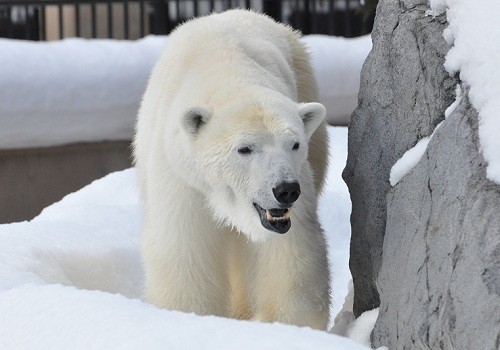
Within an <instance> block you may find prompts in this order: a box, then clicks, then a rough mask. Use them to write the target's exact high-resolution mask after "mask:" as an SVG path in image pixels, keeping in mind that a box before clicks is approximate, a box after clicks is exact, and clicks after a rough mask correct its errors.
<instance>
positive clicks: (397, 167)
mask: <svg viewBox="0 0 500 350" xmlns="http://www.w3.org/2000/svg"><path fill="white" fill-rule="evenodd" d="M431 137H432V135H431V136H427V137H423V138H421V139H420V141H418V142H417V144H416V145H415V146H414V147H412V148H410V149H409V150H408V151H406V152H405V154H403V156H402V157H401V158H399V159H398V161H397V162H396V163H395V164H394V165H393V166H392V168H391V173H390V175H389V181H390V183H391V186H395V185H396V184H397V183H398V182H399V180H401V179H402V178H403V176H405V175H406V174H408V173H409V172H410V171H411V169H413V168H414V167H415V165H417V164H418V162H419V161H420V159H421V158H422V156H423V155H424V153H425V150H426V149H427V145H428V144H429V141H430V140H431Z"/></svg>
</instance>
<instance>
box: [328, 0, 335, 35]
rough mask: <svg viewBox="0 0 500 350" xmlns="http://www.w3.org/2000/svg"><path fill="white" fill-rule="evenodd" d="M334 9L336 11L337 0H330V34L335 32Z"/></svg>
mask: <svg viewBox="0 0 500 350" xmlns="http://www.w3.org/2000/svg"><path fill="white" fill-rule="evenodd" d="M334 11H335V0H330V2H329V4H328V29H327V33H328V35H333V33H334V30H335V29H334V23H335V18H334Z"/></svg>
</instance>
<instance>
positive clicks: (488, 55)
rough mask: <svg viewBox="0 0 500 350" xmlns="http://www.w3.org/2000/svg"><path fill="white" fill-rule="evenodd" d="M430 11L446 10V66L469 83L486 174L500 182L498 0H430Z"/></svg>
mask: <svg viewBox="0 0 500 350" xmlns="http://www.w3.org/2000/svg"><path fill="white" fill-rule="evenodd" d="M431 8H432V11H431V13H432V14H438V13H442V12H444V11H446V17H447V20H448V23H449V27H448V28H447V29H446V30H445V32H444V34H443V35H444V37H445V39H446V40H447V41H448V42H449V43H450V44H451V43H453V47H452V48H451V50H450V51H449V52H448V54H447V56H446V62H445V68H446V69H447V70H448V72H449V73H450V74H452V75H453V74H455V73H457V72H459V73H460V79H461V80H462V81H464V82H465V83H467V85H469V86H470V90H469V98H470V101H471V103H472V105H473V106H474V108H475V109H476V110H477V111H478V113H479V142H480V145H481V149H482V152H483V157H484V159H485V160H486V161H487V162H488V167H487V169H486V177H487V178H488V179H489V180H491V181H494V182H496V183H497V184H500V137H499V135H500V98H499V96H500V69H499V67H500V45H499V44H498V43H500V21H499V20H498V11H496V9H497V8H498V0H475V1H470V0H431Z"/></svg>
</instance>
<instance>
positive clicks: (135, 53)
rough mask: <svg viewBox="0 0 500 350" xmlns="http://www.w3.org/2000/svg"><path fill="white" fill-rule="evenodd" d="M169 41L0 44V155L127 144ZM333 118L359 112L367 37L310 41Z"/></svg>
mask: <svg viewBox="0 0 500 350" xmlns="http://www.w3.org/2000/svg"><path fill="white" fill-rule="evenodd" d="M165 40H168V38H167V37H154V36H148V37H146V38H143V39H141V40H138V41H117V40H85V39H65V40H62V41H53V42H30V41H19V40H8V39H0V76H1V77H2V79H0V149H6V148H26V147H40V146H53V145H61V144H67V143H75V142H88V141H103V140H129V139H131V138H132V133H133V127H134V124H135V116H136V113H137V109H138V105H139V101H140V98H141V96H142V93H143V92H144V90H145V87H146V83H147V78H148V76H149V73H150V70H151V69H152V67H153V65H154V63H155V61H156V60H157V58H158V57H159V55H160V53H161V51H162V49H163V46H164V43H165ZM303 40H304V42H305V43H306V44H307V46H308V47H309V48H310V50H311V52H312V56H313V64H314V68H315V70H316V73H317V77H318V80H319V87H320V91H321V102H323V103H324V104H325V106H326V107H327V110H328V113H329V115H328V117H329V119H330V120H331V121H334V122H336V123H337V124H338V123H340V124H345V123H347V122H348V120H349V116H350V114H351V112H352V111H353V110H354V108H355V107H356V102H357V93H358V87H359V75H360V70H361V65H362V63H363V61H364V59H365V57H366V56H367V54H368V52H369V51H370V49H371V40H370V38H369V37H368V36H367V37H363V38H358V39H343V38H334V37H328V36H321V35H314V36H307V37H305V38H304V39H303Z"/></svg>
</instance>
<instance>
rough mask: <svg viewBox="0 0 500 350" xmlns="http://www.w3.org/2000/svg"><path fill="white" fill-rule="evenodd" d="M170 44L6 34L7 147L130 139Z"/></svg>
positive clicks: (2, 54) (2, 114)
mask: <svg viewBox="0 0 500 350" xmlns="http://www.w3.org/2000/svg"><path fill="white" fill-rule="evenodd" d="M164 42H165V38H164V37H152V36H150V37H147V38H144V39H141V40H138V41H118V40H85V39H65V40H63V41H53V42H30V41H22V40H8V39H0V76H1V77H2V79H0V148H22V147H38V146H52V145H60V144H65V143H72V142H84V141H102V140H128V139H130V138H131V136H132V130H133V127H134V125H135V114H136V112H137V108H138V105H139V100H140V96H141V95H142V93H143V92H144V89H145V88H146V82H147V78H148V76H149V72H150V70H151V68H152V67H153V64H154V62H155V61H156V59H157V58H158V56H159V55H160V53H161V50H162V47H163V44H164Z"/></svg>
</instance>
